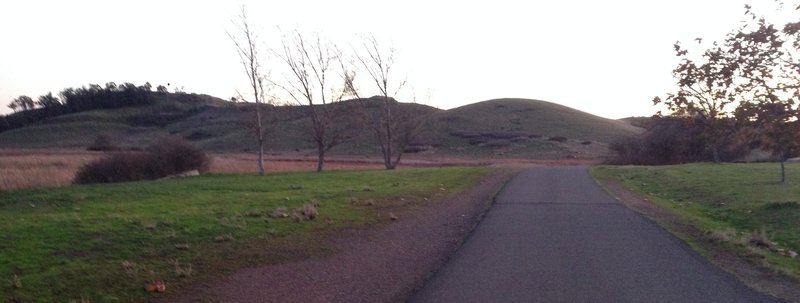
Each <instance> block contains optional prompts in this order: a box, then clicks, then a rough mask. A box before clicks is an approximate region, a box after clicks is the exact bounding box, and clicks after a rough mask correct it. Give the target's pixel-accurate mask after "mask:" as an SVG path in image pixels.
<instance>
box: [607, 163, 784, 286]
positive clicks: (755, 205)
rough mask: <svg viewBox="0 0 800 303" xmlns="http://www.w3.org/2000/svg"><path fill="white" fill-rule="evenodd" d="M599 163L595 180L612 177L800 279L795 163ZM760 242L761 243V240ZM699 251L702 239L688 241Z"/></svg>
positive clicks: (768, 265) (745, 253)
mask: <svg viewBox="0 0 800 303" xmlns="http://www.w3.org/2000/svg"><path fill="white" fill-rule="evenodd" d="M786 169H787V171H786V172H787V179H788V183H787V184H781V183H780V167H779V164H777V163H755V164H687V165H674V166H655V167H654V166H599V167H594V168H593V169H592V174H593V175H594V176H595V178H598V179H601V180H602V179H609V178H610V179H614V180H617V181H619V182H620V183H622V184H623V185H624V186H625V187H627V188H630V189H633V190H634V191H636V192H638V193H640V194H642V195H643V196H644V197H646V198H648V199H649V200H650V201H653V202H654V203H656V204H657V205H659V206H661V207H663V208H666V209H668V210H670V211H671V212H672V213H674V214H677V215H679V216H681V217H683V218H686V219H688V220H687V222H689V223H690V224H692V225H694V226H695V227H697V228H699V229H700V230H701V231H704V232H705V233H706V234H705V238H704V239H687V240H689V241H698V240H699V241H712V242H717V243H719V242H723V244H726V245H727V247H728V248H729V249H731V250H733V251H734V252H736V253H738V254H740V255H741V256H743V257H747V258H750V259H753V260H756V261H757V262H758V263H759V265H763V266H765V267H766V268H768V269H772V270H774V271H776V272H781V273H783V274H786V275H788V276H790V277H793V278H795V279H800V257H792V255H793V254H792V252H800V163H792V164H787V167H786ZM762 242H763V243H762ZM691 244H693V245H694V246H696V247H699V248H700V249H702V248H703V244H702V243H691Z"/></svg>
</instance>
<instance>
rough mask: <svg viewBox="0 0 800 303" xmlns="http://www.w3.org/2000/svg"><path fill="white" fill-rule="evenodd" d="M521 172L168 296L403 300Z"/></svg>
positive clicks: (500, 174) (495, 175) (497, 173)
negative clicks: (309, 254) (321, 251)
mask: <svg viewBox="0 0 800 303" xmlns="http://www.w3.org/2000/svg"><path fill="white" fill-rule="evenodd" d="M518 172H519V169H512V168H502V169H497V170H494V171H492V172H490V173H489V174H487V175H485V176H484V177H483V178H482V179H481V180H480V181H479V183H478V184H477V185H476V186H474V187H473V188H472V189H470V190H467V191H465V192H462V193H460V194H457V195H455V196H453V197H451V198H448V199H446V200H445V201H441V202H439V203H432V204H429V205H426V206H421V207H407V208H402V209H397V208H395V209H391V210H389V209H387V210H385V211H386V212H387V218H388V212H389V211H391V213H393V214H394V215H395V216H396V217H397V220H393V221H391V222H389V223H387V224H385V225H378V226H372V227H368V228H354V229H346V230H339V231H335V232H331V233H327V234H326V235H325V237H320V238H324V240H323V241H325V246H327V247H330V248H331V249H332V250H333V251H335V252H336V253H333V254H330V255H328V256H326V257H319V258H311V259H306V260H302V261H297V262H290V263H284V264H277V265H269V266H263V267H256V268H246V269H241V270H238V271H236V272H234V273H233V274H232V275H230V276H227V277H221V278H220V279H219V280H217V281H214V282H213V283H204V284H203V285H198V286H197V287H195V288H193V289H188V290H187V291H186V292H185V293H184V294H183V296H179V298H176V300H170V301H173V302H402V301H404V300H405V299H406V298H407V297H408V296H409V295H411V294H412V293H413V292H414V290H415V289H417V288H419V287H421V286H422V284H423V283H424V282H425V280H426V279H427V278H428V277H429V276H430V275H431V274H432V273H433V272H434V271H436V270H437V269H438V268H440V267H441V266H442V265H443V264H444V263H445V262H446V261H447V260H448V258H449V257H450V256H451V255H452V254H453V253H454V252H455V251H456V250H457V249H458V248H459V247H460V245H461V244H462V243H463V241H464V239H465V238H466V237H467V236H468V235H469V233H470V232H471V231H472V230H473V229H474V228H475V226H476V225H477V224H478V222H479V221H480V220H481V218H482V217H483V215H484V213H485V212H486V211H487V210H488V209H489V207H490V206H491V204H492V201H493V198H494V196H495V195H496V194H497V193H498V192H499V191H500V190H501V189H502V187H503V186H504V184H505V183H506V182H507V181H508V180H509V179H511V177H513V176H514V175H516V174H517V173H518ZM382 211H383V210H382ZM387 220H388V219H387Z"/></svg>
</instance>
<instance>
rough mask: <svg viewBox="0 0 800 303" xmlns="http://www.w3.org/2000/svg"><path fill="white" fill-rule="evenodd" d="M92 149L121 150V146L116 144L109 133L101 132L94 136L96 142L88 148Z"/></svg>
mask: <svg viewBox="0 0 800 303" xmlns="http://www.w3.org/2000/svg"><path fill="white" fill-rule="evenodd" d="M86 150H90V151H113V150H119V147H118V146H117V145H116V144H114V140H113V139H112V138H111V136H110V135H108V134H99V135H97V137H95V138H94V142H93V143H92V144H91V145H89V147H87V148H86Z"/></svg>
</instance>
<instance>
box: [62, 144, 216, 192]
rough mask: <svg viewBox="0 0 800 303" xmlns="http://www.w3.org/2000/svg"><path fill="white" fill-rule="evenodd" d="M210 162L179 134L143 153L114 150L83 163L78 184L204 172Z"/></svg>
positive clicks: (153, 145) (76, 177)
mask: <svg viewBox="0 0 800 303" xmlns="http://www.w3.org/2000/svg"><path fill="white" fill-rule="evenodd" d="M210 163H211V161H210V159H209V158H208V156H207V155H206V154H205V152H203V150H201V149H200V148H198V147H196V146H194V145H192V144H191V143H188V142H187V141H185V140H183V139H181V138H178V137H164V138H162V139H159V140H157V141H156V142H155V143H153V144H151V145H149V146H148V147H147V148H145V151H144V152H126V153H115V154H111V155H109V156H107V157H104V158H101V159H99V160H96V161H94V162H91V163H89V164H86V165H84V166H83V167H81V169H80V170H78V173H77V174H76V175H75V180H74V182H75V183H77V184H88V183H112V182H127V181H138V180H153V179H159V178H163V177H167V176H170V175H175V174H179V173H182V172H187V171H191V170H198V171H200V172H204V171H207V170H208V167H209V165H210Z"/></svg>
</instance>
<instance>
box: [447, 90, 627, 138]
mask: <svg viewBox="0 0 800 303" xmlns="http://www.w3.org/2000/svg"><path fill="white" fill-rule="evenodd" d="M445 116H446V117H447V127H448V128H449V130H450V131H459V130H462V131H495V132H496V131H507V132H525V133H529V134H535V135H542V136H550V137H552V136H563V137H567V138H571V139H579V140H592V141H598V142H611V141H614V140H617V139H620V138H622V137H625V136H630V135H633V134H637V133H639V132H641V131H642V130H641V129H639V128H637V127H634V126H632V125H630V124H629V123H625V122H622V121H617V120H611V119H606V118H602V117H598V116H595V115H592V114H589V113H585V112H582V111H579V110H576V109H573V108H570V107H566V106H563V105H559V104H555V103H551V102H546V101H539V100H531V99H494V100H488V101H483V102H478V103H473V104H469V105H465V106H462V107H458V108H454V109H451V110H448V111H447V112H446V113H445Z"/></svg>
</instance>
